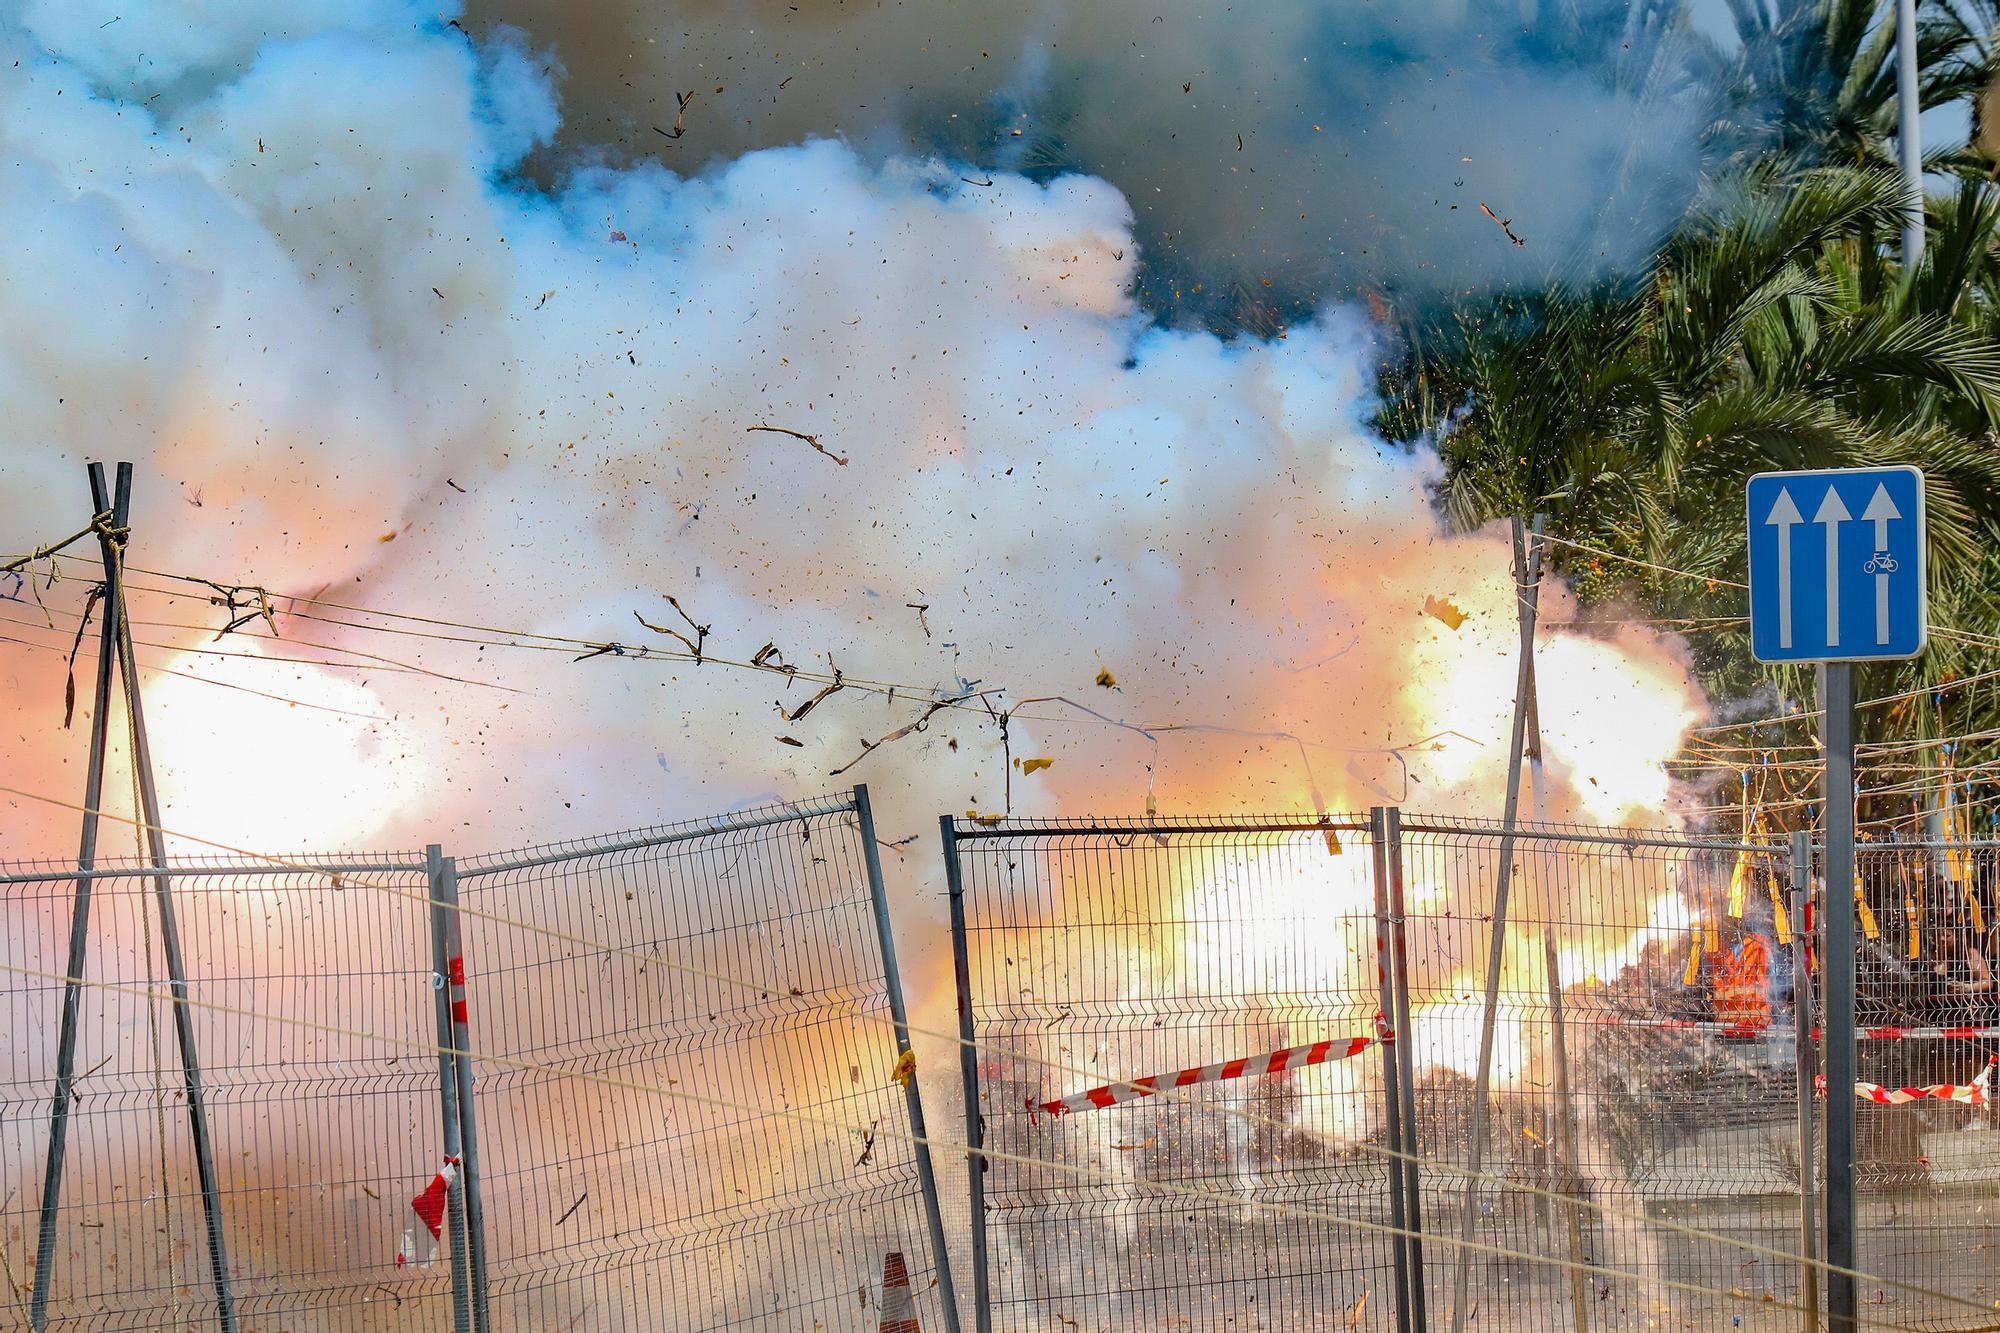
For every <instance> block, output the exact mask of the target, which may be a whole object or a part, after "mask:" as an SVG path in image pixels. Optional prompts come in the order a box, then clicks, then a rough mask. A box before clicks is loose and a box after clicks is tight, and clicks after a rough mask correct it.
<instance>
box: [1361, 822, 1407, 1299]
mask: <svg viewBox="0 0 2000 1333" xmlns="http://www.w3.org/2000/svg"><path fill="white" fill-rule="evenodd" d="M1387 813H1388V812H1387V811H1386V810H1384V809H1383V807H1381V806H1379V805H1378V806H1376V807H1374V808H1373V809H1371V810H1370V811H1369V812H1368V840H1369V843H1370V848H1371V850H1372V851H1373V852H1374V856H1375V975H1376V978H1377V979H1378V980H1379V981H1380V982H1381V990H1382V1001H1381V1003H1382V1008H1381V1011H1380V1013H1381V1022H1382V1027H1383V1028H1384V1029H1385V1030H1386V1031H1387V1033H1388V1040H1387V1041H1385V1042H1384V1043H1383V1044H1382V1088H1383V1092H1384V1097H1385V1101H1386V1103H1387V1105H1386V1108H1385V1112H1386V1113H1385V1114H1384V1116H1383V1126H1384V1133H1385V1135H1386V1137H1387V1139H1388V1141H1389V1151H1390V1152H1391V1153H1392V1154H1395V1155H1394V1156H1391V1157H1390V1159H1389V1222H1390V1224H1391V1225H1392V1226H1394V1227H1395V1228H1396V1234H1395V1236H1394V1237H1393V1238H1392V1240H1391V1242H1390V1245H1391V1253H1392V1254H1394V1255H1395V1260H1396V1330H1397V1333H1410V1308H1411V1307H1410V1238H1409V1236H1408V1234H1407V1232H1408V1230H1409V1213H1408V1210H1407V1208H1406V1207H1405V1206H1404V1201H1403V1190H1404V1186H1405V1183H1406V1180H1405V1176H1404V1174H1403V1157H1402V1154H1403V1153H1405V1152H1408V1151H1409V1150H1408V1149H1407V1148H1406V1147H1405V1146H1404V1144H1403V1094H1402V1090H1401V1088H1400V1087H1399V1086H1398V1082H1399V1080H1398V1078H1397V1068H1396V1062H1397V1058H1398V1057H1397V1052H1396V1048H1397V1047H1398V1046H1400V1045H1402V1037H1403V1034H1402V1033H1401V1032H1399V1031H1398V1030H1397V1029H1396V1020H1395V1017H1394V1015H1395V1013H1396V1000H1395V996H1394V992H1393V989H1392V987H1391V985H1390V981H1389V974H1390V973H1391V972H1392V971H1393V970H1394V968H1393V966H1392V965H1391V963H1390V961H1389V950H1390V944H1389V847H1388V836H1387V835H1388V822H1389V821H1388V818H1387Z"/></svg>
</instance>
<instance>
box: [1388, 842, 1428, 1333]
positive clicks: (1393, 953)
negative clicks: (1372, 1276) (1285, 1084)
mask: <svg viewBox="0 0 2000 1333" xmlns="http://www.w3.org/2000/svg"><path fill="white" fill-rule="evenodd" d="M1382 846H1383V849H1384V856H1385V861H1384V864H1385V865H1386V866H1387V867H1388V871H1389V941H1390V951H1389V953H1390V962H1391V964H1392V969H1391V971H1390V973H1389V983H1390V984H1389V992H1390V995H1391V996H1392V997H1393V998H1394V1000H1395V1003H1396V1009H1395V1012H1394V1013H1393V1014H1391V1015H1390V1016H1389V1024H1390V1026H1391V1027H1393V1028H1395V1030H1396V1062H1397V1064H1399V1065H1400V1066H1401V1067H1402V1068H1401V1074H1402V1077H1401V1078H1400V1079H1398V1080H1397V1081H1398V1083H1399V1084H1400V1085H1401V1088H1402V1093H1403V1143H1404V1145H1405V1147H1406V1149H1407V1151H1408V1152H1409V1154H1410V1155H1409V1156H1408V1157H1407V1158H1405V1159H1404V1160H1403V1207H1404V1209H1405V1210H1406V1212H1407V1213H1408V1216H1409V1227H1410V1238H1409V1239H1410V1325H1411V1327H1412V1328H1413V1329H1415V1331H1416V1333H1429V1329H1430V1326H1431V1322H1430V1312H1429V1310H1428V1308H1427V1306H1428V1303H1429V1300H1430V1297H1429V1295H1428V1293H1427V1292H1426V1291H1425V1289H1424V1199H1423V1189H1422V1181H1421V1178H1420V1177H1419V1174H1418V1168H1417V1163H1418V1161H1419V1159H1420V1158H1421V1156H1422V1153H1423V1140H1422V1139H1421V1138H1420V1137H1419V1136H1418V1134H1417V1048H1416V1040H1415V1038H1416V1026H1415V1024H1414V1023H1413V1022H1412V1021H1411V1019H1410V942H1409V938H1408V936H1406V935H1405V934H1404V931H1403V925H1404V922H1405V920H1406V919H1407V915H1408V914H1407V913H1406V912H1405V911H1404V910H1403V812H1402V811H1401V810H1400V809H1398V808H1397V807H1396V806H1393V805H1392V806H1388V807H1386V808H1385V809H1384V810H1383V811H1382Z"/></svg>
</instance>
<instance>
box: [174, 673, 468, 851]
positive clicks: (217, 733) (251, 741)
mask: <svg viewBox="0 0 2000 1333" xmlns="http://www.w3.org/2000/svg"><path fill="white" fill-rule="evenodd" d="M240 651H243V652H246V653H249V654H251V656H253V657H261V656H262V655H261V654H258V653H256V652H255V650H254V649H253V648H250V647H247V646H246V647H244V648H243V649H241V650H240ZM170 666H171V668H172V669H173V670H175V671H185V672H187V673H189V674H191V675H192V674H199V675H200V676H202V677H203V680H205V681H221V682H224V683H226V684H230V685H237V686H241V687H244V688H247V689H254V690H257V691H261V693H243V692H239V691H234V690H219V689H217V688H215V686H214V685H211V684H205V683H203V681H196V680H190V679H188V678H187V676H183V675H167V674H164V673H162V674H160V675H156V676H153V677H152V678H150V679H148V680H147V681H146V729H147V734H148V738H149V739H150V741H151V744H152V751H153V763H154V767H155V769H156V770H157V772H158V775H159V783H160V806H161V818H160V822H161V823H162V824H163V825H165V826H166V827H167V828H168V829H171V830H173V831H175V832H178V833H185V834H190V835H192V836H194V837H197V838H204V839H210V840H213V841H215V842H220V843H225V844H227V845H229V846H232V847H243V848H247V849H249V850H252V851H259V852H267V851H270V852H284V851H296V850H299V849H312V850H315V851H325V850H331V849H336V848H344V847H357V846H362V845H365V844H366V843H367V842H368V840H369V839H371V838H373V837H374V836H375V835H376V834H377V833H379V832H381V830H382V829H384V828H385V827H386V826H387V825H388V824H389V822H390V821H391V819H392V818H394V817H395V816H396V815H397V814H399V813H401V812H402V811H403V810H404V809H405V808H406V807H407V806H408V805H409V804H410V803H411V802H412V801H413V800H414V799H415V798H416V797H417V794H418V793H419V791H420V790H421V789H422V787H423V785H424V778H425V775H426V773H427V772H428V771H429V767H430V766H429V765H428V764H426V763H425V762H424V761H423V760H422V759H421V758H420V757H419V752H418V750H417V748H416V747H414V746H411V745H409V744H407V743H403V742H402V741H401V740H400V739H398V738H397V736H396V724H395V723H394V722H393V721H392V720H391V719H389V718H388V717H386V716H385V715H384V714H383V709H382V703H381V701H380V700H379V699H378V698H377V697H376V696H375V693H374V692H373V691H372V690H370V689H369V688H368V687H367V686H366V685H364V684H361V683H360V682H358V681H354V680H349V679H346V678H344V677H341V676H336V675H334V674H333V673H332V672H330V671H327V670H325V669H323V668H320V667H311V666H303V665H301V666H278V665H274V664H273V663H271V662H268V661H264V662H258V661H252V660H247V659H240V658H209V657H194V656H188V657H182V658H178V659H175V660H173V661H172V662H171V663H170ZM271 695H283V696H284V697H283V698H282V699H281V698H273V697H269V696H271ZM176 850H178V851H183V852H199V851H200V850H201V848H200V847H199V846H198V845H197V846H192V847H190V846H185V845H184V846H181V847H179V848H177V849H176Z"/></svg>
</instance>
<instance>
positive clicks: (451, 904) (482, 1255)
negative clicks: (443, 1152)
mask: <svg viewBox="0 0 2000 1333" xmlns="http://www.w3.org/2000/svg"><path fill="white" fill-rule="evenodd" d="M437 889H438V892H437V897H438V900H439V902H440V903H442V904H443V912H444V940H445V958H446V969H445V986H446V990H445V993H446V995H447V996H449V997H450V1000H451V1045H452V1049H453V1055H452V1083H453V1091H454V1093H455V1095H456V1096H457V1098H458V1143H459V1156H460V1158H461V1159H462V1160H461V1162H460V1165H459V1179H460V1181H462V1182H463V1185H464V1190H465V1242H466V1250H467V1252H468V1254H469V1256H470V1258H471V1261H472V1274H471V1277H472V1328H473V1333H486V1331H487V1329H489V1328H491V1327H492V1320H493V1315H492V1312H491V1311H490V1310H489V1309H488V1308H487V1288H486V1203H485V1197H484V1195H483V1193H482V1191H481V1189H480V1183H479V1126H478V1123H477V1121H476V1120H475V1119H474V1117H473V1114H472V1112H473V1101H472V1022H471V1014H470V1012H469V1011H468V1008H467V1002H466V995H465V945H464V944H463V943H462V942H461V939H460V935H459V912H458V861H457V860H456V859H455V858H453V857H449V856H447V857H444V858H443V859H442V860H441V861H440V862H439V874H438V878H437Z"/></svg>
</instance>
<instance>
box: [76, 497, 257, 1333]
mask: <svg viewBox="0 0 2000 1333" xmlns="http://www.w3.org/2000/svg"><path fill="white" fill-rule="evenodd" d="M91 466H92V467H94V468H97V469H98V470H99V472H100V474H101V472H102V468H103V465H102V464H101V463H94V464H92V465H91ZM131 494H132V465H131V464H130V463H120V464H119V465H118V508H119V509H120V510H128V509H129V508H130V499H131ZM115 592H116V595H117V596H118V597H119V598H121V599H122V598H123V597H124V595H125V594H124V590H123V585H122V584H121V585H120V586H119V588H117V589H116V590H115ZM118 674H119V676H120V678H121V679H122V680H123V681H124V682H125V713H126V721H127V722H128V723H129V724H130V727H131V733H132V755H131V762H132V772H133V776H134V777H136V778H137V779H138V788H139V811H138V813H139V817H140V820H141V822H142V824H143V826H144V828H145V833H146V852H147V858H148V859H149V860H150V861H151V862H152V864H153V866H154V868H155V869H157V870H160V871H164V870H165V868H166V864H167V839H166V834H165V832H164V831H163V830H162V829H161V827H160V793H159V788H158V787H157V786H155V785H154V781H153V749H152V745H151V743H150V742H149V741H148V740H147V739H146V709H145V706H144V704H143V702H142V701H141V699H140V697H139V670H138V661H137V657H136V654H135V653H134V652H133V648H132V622H131V620H130V618H129V617H125V616H120V617H119V618H118ZM152 879H153V897H154V901H155V904H156V906H157V910H158V911H159V914H160V956H161V958H162V959H163V960H164V961H165V962H166V965H167V993H168V994H169V995H171V996H172V997H173V1010H174V1044H175V1046H176V1048H177V1049H178V1050H179V1052H180V1057H181V1088H182V1090H183V1092H184V1093H185V1095H186V1097H187V1113H188V1134H189V1136H190V1137H191V1138H192V1139H193V1141H194V1167H195V1178H196V1180H198V1181H199V1182H200V1184H201V1213H202V1221H203V1222H204V1224H205V1225H206V1228H207V1232H208V1273H209V1280H210V1281H211V1282H212V1283H214V1284H215V1322H216V1326H217V1327H218V1328H220V1329H221V1331H222V1333H235V1330H236V1298H235V1295H234V1294H233V1292H232V1291H231V1289H230V1282H229V1256H228V1252H227V1249H226V1247H225V1245H224V1242H223V1236H222V1179H221V1177H220V1175H219V1174H218V1173H217V1172H216V1168H215V1149H214V1146H213V1144H212V1143H211V1142H210V1138H209V1132H208V1100H207V1098H206V1097H205V1096H204V1094H203V1092H202V1084H201V1055H200V1052H199V1049H198V1047H197V1045H196V1043H195V1035H194V1011H193V1010H192V1009H190V1008H189V1007H188V980H187V964H186V962H185V961H184V960H183V959H182V957H181V932H180V925H179V921H178V919H177V917H176V914H175V912H174V895H173V882H172V881H171V880H170V879H169V878H168V877H167V876H166V875H165V874H164V873H161V874H155V875H154V876H153V877H152Z"/></svg>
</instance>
